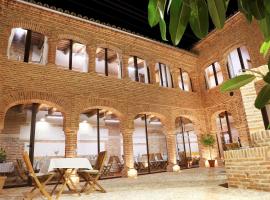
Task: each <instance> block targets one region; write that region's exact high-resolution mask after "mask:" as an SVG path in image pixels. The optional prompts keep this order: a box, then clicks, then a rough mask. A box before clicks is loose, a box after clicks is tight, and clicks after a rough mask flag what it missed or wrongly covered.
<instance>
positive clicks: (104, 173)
mask: <svg viewBox="0 0 270 200" xmlns="http://www.w3.org/2000/svg"><path fill="white" fill-rule="evenodd" d="M113 159H114V156H110V158H109V161H108V163H107V165H104V166H103V170H102V174H101V175H102V176H108V175H110V172H111V168H112V165H113ZM95 165H96V164H95Z"/></svg>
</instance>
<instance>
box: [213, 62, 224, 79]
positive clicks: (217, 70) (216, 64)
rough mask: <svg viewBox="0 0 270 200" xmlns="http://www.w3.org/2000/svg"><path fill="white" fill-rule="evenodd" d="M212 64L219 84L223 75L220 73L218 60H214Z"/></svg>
mask: <svg viewBox="0 0 270 200" xmlns="http://www.w3.org/2000/svg"><path fill="white" fill-rule="evenodd" d="M214 65H215V69H216V76H217V80H218V84H221V83H222V82H223V75H222V71H221V67H220V65H219V63H218V62H215V64H214Z"/></svg>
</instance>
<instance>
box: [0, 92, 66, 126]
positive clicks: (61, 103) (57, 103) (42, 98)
mask: <svg viewBox="0 0 270 200" xmlns="http://www.w3.org/2000/svg"><path fill="white" fill-rule="evenodd" d="M26 103H45V104H48V105H51V106H53V107H56V108H57V109H59V111H60V112H62V114H63V115H64V116H66V115H67V113H68V109H69V107H70V106H69V103H67V101H66V100H65V99H63V98H61V97H59V96H56V95H54V94H52V93H44V92H34V91H16V92H11V93H8V94H5V95H4V97H3V98H2V99H1V100H0V129H2V128H3V127H4V119H5V115H6V113H7V111H8V109H9V108H11V107H12V106H15V105H18V104H26Z"/></svg>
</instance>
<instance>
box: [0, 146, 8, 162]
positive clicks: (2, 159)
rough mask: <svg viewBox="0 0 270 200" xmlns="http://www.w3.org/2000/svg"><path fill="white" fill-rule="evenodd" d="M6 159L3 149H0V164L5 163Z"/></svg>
mask: <svg viewBox="0 0 270 200" xmlns="http://www.w3.org/2000/svg"><path fill="white" fill-rule="evenodd" d="M6 158H7V154H6V151H5V150H4V149H3V148H0V163H3V162H5V161H6Z"/></svg>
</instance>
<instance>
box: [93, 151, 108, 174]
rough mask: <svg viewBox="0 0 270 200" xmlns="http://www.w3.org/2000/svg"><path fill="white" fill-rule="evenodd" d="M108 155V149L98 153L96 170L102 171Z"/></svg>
mask: <svg viewBox="0 0 270 200" xmlns="http://www.w3.org/2000/svg"><path fill="white" fill-rule="evenodd" d="M106 157H107V151H101V152H100V153H99V154H98V157H97V162H96V165H95V169H96V170H99V171H101V170H102V169H103V166H104V164H105V160H106Z"/></svg>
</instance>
